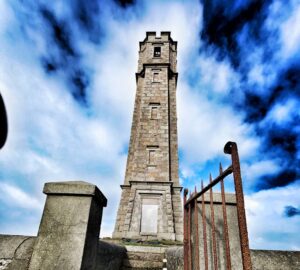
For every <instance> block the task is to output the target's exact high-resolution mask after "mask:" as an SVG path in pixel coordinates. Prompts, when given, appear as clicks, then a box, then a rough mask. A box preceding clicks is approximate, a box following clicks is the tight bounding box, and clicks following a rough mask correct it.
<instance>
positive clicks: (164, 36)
mask: <svg viewBox="0 0 300 270" xmlns="http://www.w3.org/2000/svg"><path fill="white" fill-rule="evenodd" d="M146 42H151V43H155V42H158V43H159V42H170V43H171V44H172V45H174V49H175V50H177V41H174V40H173V39H172V38H171V32H169V31H162V32H160V36H156V32H155V31H147V32H146V37H145V39H144V40H143V41H141V42H140V50H141V48H142V45H143V44H145V43H146Z"/></svg>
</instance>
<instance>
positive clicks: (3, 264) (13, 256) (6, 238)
mask: <svg viewBox="0 0 300 270" xmlns="http://www.w3.org/2000/svg"><path fill="white" fill-rule="evenodd" d="M35 238H36V237H31V236H21V235H0V270H4V269H5V270H6V269H7V270H16V269H18V270H26V269H28V265H29V261H30V258H31V254H32V251H33V245H34V241H35Z"/></svg>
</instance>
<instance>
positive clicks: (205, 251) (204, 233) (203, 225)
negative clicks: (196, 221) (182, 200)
mask: <svg viewBox="0 0 300 270" xmlns="http://www.w3.org/2000/svg"><path fill="white" fill-rule="evenodd" d="M203 188H204V187H203V181H201V190H202V191H203ZM201 203H202V227H203V249H204V263H205V270H208V253H207V235H206V215H205V204H204V194H203V195H202V200H201Z"/></svg>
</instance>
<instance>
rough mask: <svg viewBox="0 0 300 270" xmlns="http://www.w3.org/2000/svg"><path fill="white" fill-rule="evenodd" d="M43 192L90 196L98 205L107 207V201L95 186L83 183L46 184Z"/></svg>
mask: <svg viewBox="0 0 300 270" xmlns="http://www.w3.org/2000/svg"><path fill="white" fill-rule="evenodd" d="M43 192H44V193H45V194H47V195H67V196H90V197H95V199H96V200H97V201H98V202H99V203H100V205H101V206H104V207H105V206H106V205H107V199H106V197H105V196H104V195H103V194H102V192H101V191H100V190H99V188H98V187H97V186H96V185H93V184H90V183H88V182H84V181H66V182H48V183H46V184H45V185H44V189H43Z"/></svg>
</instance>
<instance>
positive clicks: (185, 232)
mask: <svg viewBox="0 0 300 270" xmlns="http://www.w3.org/2000/svg"><path fill="white" fill-rule="evenodd" d="M188 192H189V191H188V189H184V192H183V253H184V254H183V256H184V270H189V269H188V256H189V255H188V252H189V251H188V228H187V226H188V223H187V221H188V220H187V209H186V207H185V203H186V201H187V199H186V196H187V194H188Z"/></svg>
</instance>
